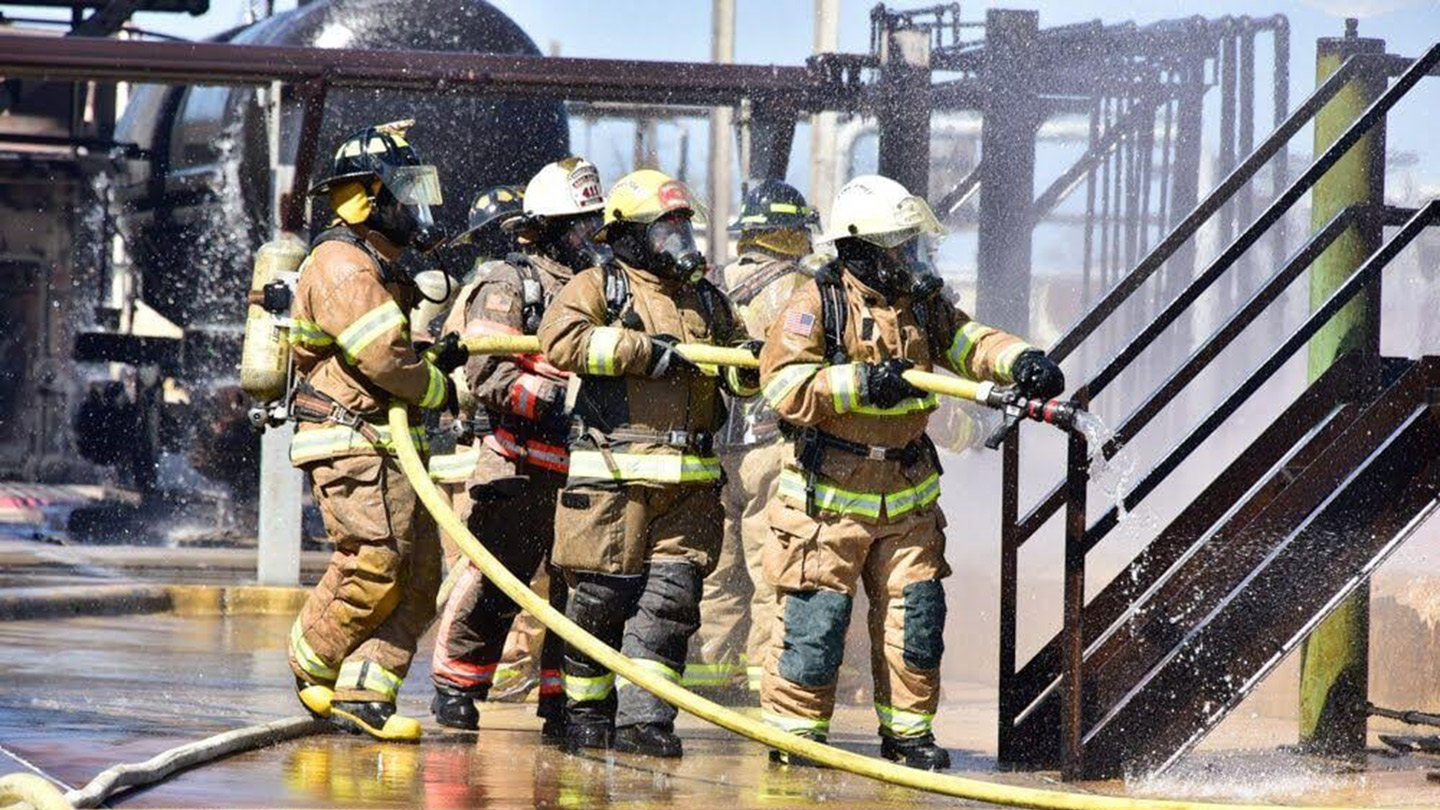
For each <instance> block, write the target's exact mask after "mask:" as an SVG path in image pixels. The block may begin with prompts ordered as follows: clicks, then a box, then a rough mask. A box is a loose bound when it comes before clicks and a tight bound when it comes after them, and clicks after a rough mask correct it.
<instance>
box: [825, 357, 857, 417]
mask: <svg viewBox="0 0 1440 810" xmlns="http://www.w3.org/2000/svg"><path fill="white" fill-rule="evenodd" d="M825 379H826V380H827V381H828V382H829V383H830V396H831V398H832V399H833V400H834V405H835V413H849V412H851V411H853V410H855V408H856V407H858V406H859V405H860V367H859V366H858V365H856V364H855V363H845V364H843V365H838V366H830V367H829V368H826V369H825Z"/></svg>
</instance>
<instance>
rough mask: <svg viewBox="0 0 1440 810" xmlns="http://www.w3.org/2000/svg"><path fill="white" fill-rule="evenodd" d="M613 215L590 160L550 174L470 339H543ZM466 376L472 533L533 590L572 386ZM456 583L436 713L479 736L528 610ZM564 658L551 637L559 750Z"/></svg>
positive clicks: (546, 378) (546, 664)
mask: <svg viewBox="0 0 1440 810" xmlns="http://www.w3.org/2000/svg"><path fill="white" fill-rule="evenodd" d="M604 205H605V198H604V196H603V195H602V193H601V188H600V175H599V173H598V172H597V171H596V169H595V166H594V164H592V163H590V162H589V161H587V160H583V159H581V158H576V157H570V158H566V159H564V160H561V161H558V162H556V163H551V164H549V165H547V166H545V167H544V168H542V169H541V170H540V172H539V173H538V174H536V175H535V177H534V179H532V180H531V181H530V183H529V185H528V186H526V188H525V194H524V213H523V216H521V217H519V218H517V219H515V220H513V221H512V222H510V223H507V226H506V227H509V228H511V229H512V230H515V231H516V232H517V233H518V234H519V241H520V244H521V248H522V252H521V253H518V254H511V255H510V256H509V257H507V258H506V260H505V261H503V262H491V263H489V264H488V265H486V266H485V268H484V269H483V271H484V275H483V276H482V277H481V279H480V281H479V283H478V284H477V286H476V287H475V289H474V291H473V292H472V293H471V295H470V296H469V298H468V301H467V302H466V304H465V306H466V310H465V316H464V324H463V326H464V333H465V336H466V337H467V338H468V337H481V336H485V335H533V334H535V332H536V330H537V329H538V328H539V326H540V322H541V318H542V316H543V315H544V313H545V312H546V310H547V307H548V306H549V305H550V303H551V301H552V300H553V299H554V298H555V296H556V295H557V294H558V293H559V291H560V289H561V288H562V287H564V286H565V284H566V283H568V282H569V281H570V279H571V278H573V277H574V274H575V272H576V271H577V270H583V269H585V268H587V267H590V266H593V265H594V264H595V262H596V255H597V253H596V248H595V245H594V244H593V243H592V242H591V238H592V237H593V236H594V234H595V232H596V231H597V230H599V228H600V225H601V217H602V214H601V211H602V209H603V208H604ZM465 373H466V379H467V382H468V383H469V385H470V390H471V391H473V392H474V396H475V399H476V402H477V403H478V406H479V407H480V408H483V410H484V418H483V420H477V424H476V427H475V430H474V432H475V433H476V435H477V436H479V437H480V438H481V440H480V442H479V445H478V451H477V452H478V461H477V463H476V464H475V465H474V468H473V470H472V471H471V474H470V481H469V487H470V496H471V497H472V498H473V499H474V501H475V503H476V506H477V508H475V509H474V510H473V511H472V512H471V515H470V522H469V527H470V530H471V532H473V533H474V534H475V536H476V537H479V538H481V540H482V541H483V542H484V543H485V544H486V546H487V547H488V548H489V549H490V550H491V551H492V552H494V553H495V555H496V556H497V557H498V558H499V559H500V561H501V562H502V563H504V565H505V566H506V568H508V569H510V571H511V572H512V573H514V574H515V575H516V576H518V577H519V578H520V579H522V580H528V579H530V578H531V577H532V576H533V575H534V574H535V572H536V571H537V569H539V567H540V565H541V563H542V562H545V561H546V560H547V558H548V557H549V555H550V546H551V539H552V537H553V536H554V533H555V530H554V523H555V501H556V495H557V493H558V492H559V491H560V488H561V486H563V485H564V483H565V474H566V471H567V469H568V464H569V462H568V454H567V452H566V443H567V441H568V439H569V433H570V415H569V412H568V409H567V407H566V403H565V393H566V386H567V379H568V377H569V375H568V374H567V373H566V372H564V371H562V370H560V369H559V368H557V367H555V366H554V365H552V364H551V363H550V362H548V361H547V360H546V359H545V358H544V357H542V356H540V355H525V356H520V357H514V356H508V355H488V356H487V355H475V356H474V357H471V358H470V361H469V363H468V364H467V365H466V367H465ZM480 421H483V423H484V424H479V422H480ZM456 576H457V577H458V578H457V580H456V584H455V587H454V590H453V591H452V592H451V594H450V598H449V599H448V600H447V601H446V604H445V607H444V611H443V612H442V613H441V616H440V622H439V629H438V631H437V633H436V639H435V653H434V659H433V661H432V672H433V677H434V680H435V699H434V701H433V703H432V704H431V711H432V712H433V713H434V715H435V719H436V720H437V721H438V722H439V723H440V724H441V725H445V726H450V727H452V728H464V729H475V728H479V720H480V717H479V712H478V710H477V709H476V706H475V702H476V701H480V700H484V699H485V698H486V696H487V695H488V693H489V691H490V688H491V686H492V685H493V683H494V678H495V673H496V669H497V665H498V664H499V663H500V659H501V654H502V652H503V651H504V646H505V638H506V635H507V634H508V633H509V632H510V628H511V625H512V623H513V622H514V620H515V617H516V616H517V615H518V614H519V607H518V606H517V605H516V604H515V603H514V602H513V601H511V600H510V598H509V597H508V596H505V594H503V593H501V592H500V591H499V589H497V588H495V587H494V585H492V584H490V583H489V582H487V581H486V580H485V579H484V578H483V577H482V576H481V575H480V572H479V571H478V570H477V569H475V568H474V566H472V565H469V564H468V563H467V564H465V565H464V567H463V568H462V569H461V570H460V571H459V572H458V574H457V575H456ZM557 579H558V578H555V577H552V578H551V583H550V603H551V604H552V605H553V606H554V607H556V608H557V609H559V610H564V605H565V588H564V585H563V584H562V583H560V582H558V581H557ZM563 653H564V647H563V643H562V642H561V640H560V639H559V638H558V637H554V636H547V639H546V642H545V644H544V646H543V647H542V650H541V656H540V658H541V661H540V706H539V712H540V715H541V716H542V717H544V718H545V724H544V727H543V730H542V735H543V736H544V738H545V739H547V740H549V741H555V742H558V741H559V740H560V737H561V733H562V729H563V714H564V693H563V691H562V689H561V683H560V661H561V657H562V656H563Z"/></svg>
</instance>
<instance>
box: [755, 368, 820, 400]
mask: <svg viewBox="0 0 1440 810" xmlns="http://www.w3.org/2000/svg"><path fill="white" fill-rule="evenodd" d="M819 370H820V364H819V363H793V364H791V365H788V366H785V367H783V368H781V369H780V370H778V371H776V372H775V374H774V376H772V377H771V378H770V380H769V382H767V383H765V393H764V397H765V401H766V402H768V403H770V407H772V408H778V407H780V403H781V402H782V401H784V399H785V398H786V397H788V396H790V392H791V391H794V390H795V389H796V388H798V387H800V385H801V384H802V383H804V382H805V381H806V380H808V379H810V378H811V377H813V376H815V372H817V371H819Z"/></svg>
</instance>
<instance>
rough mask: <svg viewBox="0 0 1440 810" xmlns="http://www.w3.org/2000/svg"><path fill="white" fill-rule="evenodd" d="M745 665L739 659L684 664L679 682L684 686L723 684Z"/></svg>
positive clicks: (737, 673) (728, 681) (738, 672)
mask: <svg viewBox="0 0 1440 810" xmlns="http://www.w3.org/2000/svg"><path fill="white" fill-rule="evenodd" d="M744 669H745V666H744V665H743V664H741V663H740V662H739V661H726V662H722V663H719V664H686V665H685V675H684V677H682V678H681V679H680V683H681V684H683V685H685V686H724V685H726V684H728V683H730V681H731V680H733V679H734V678H735V677H736V676H737V675H739V674H740V673H741V672H742V671H743V670H744Z"/></svg>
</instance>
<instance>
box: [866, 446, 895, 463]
mask: <svg viewBox="0 0 1440 810" xmlns="http://www.w3.org/2000/svg"><path fill="white" fill-rule="evenodd" d="M889 455H890V454H889V450H888V448H885V447H878V446H876V445H873V444H872V445H870V446H869V448H868V450H867V452H866V453H865V457H866V458H868V459H870V460H871V461H885V460H886V459H887V458H889Z"/></svg>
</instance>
